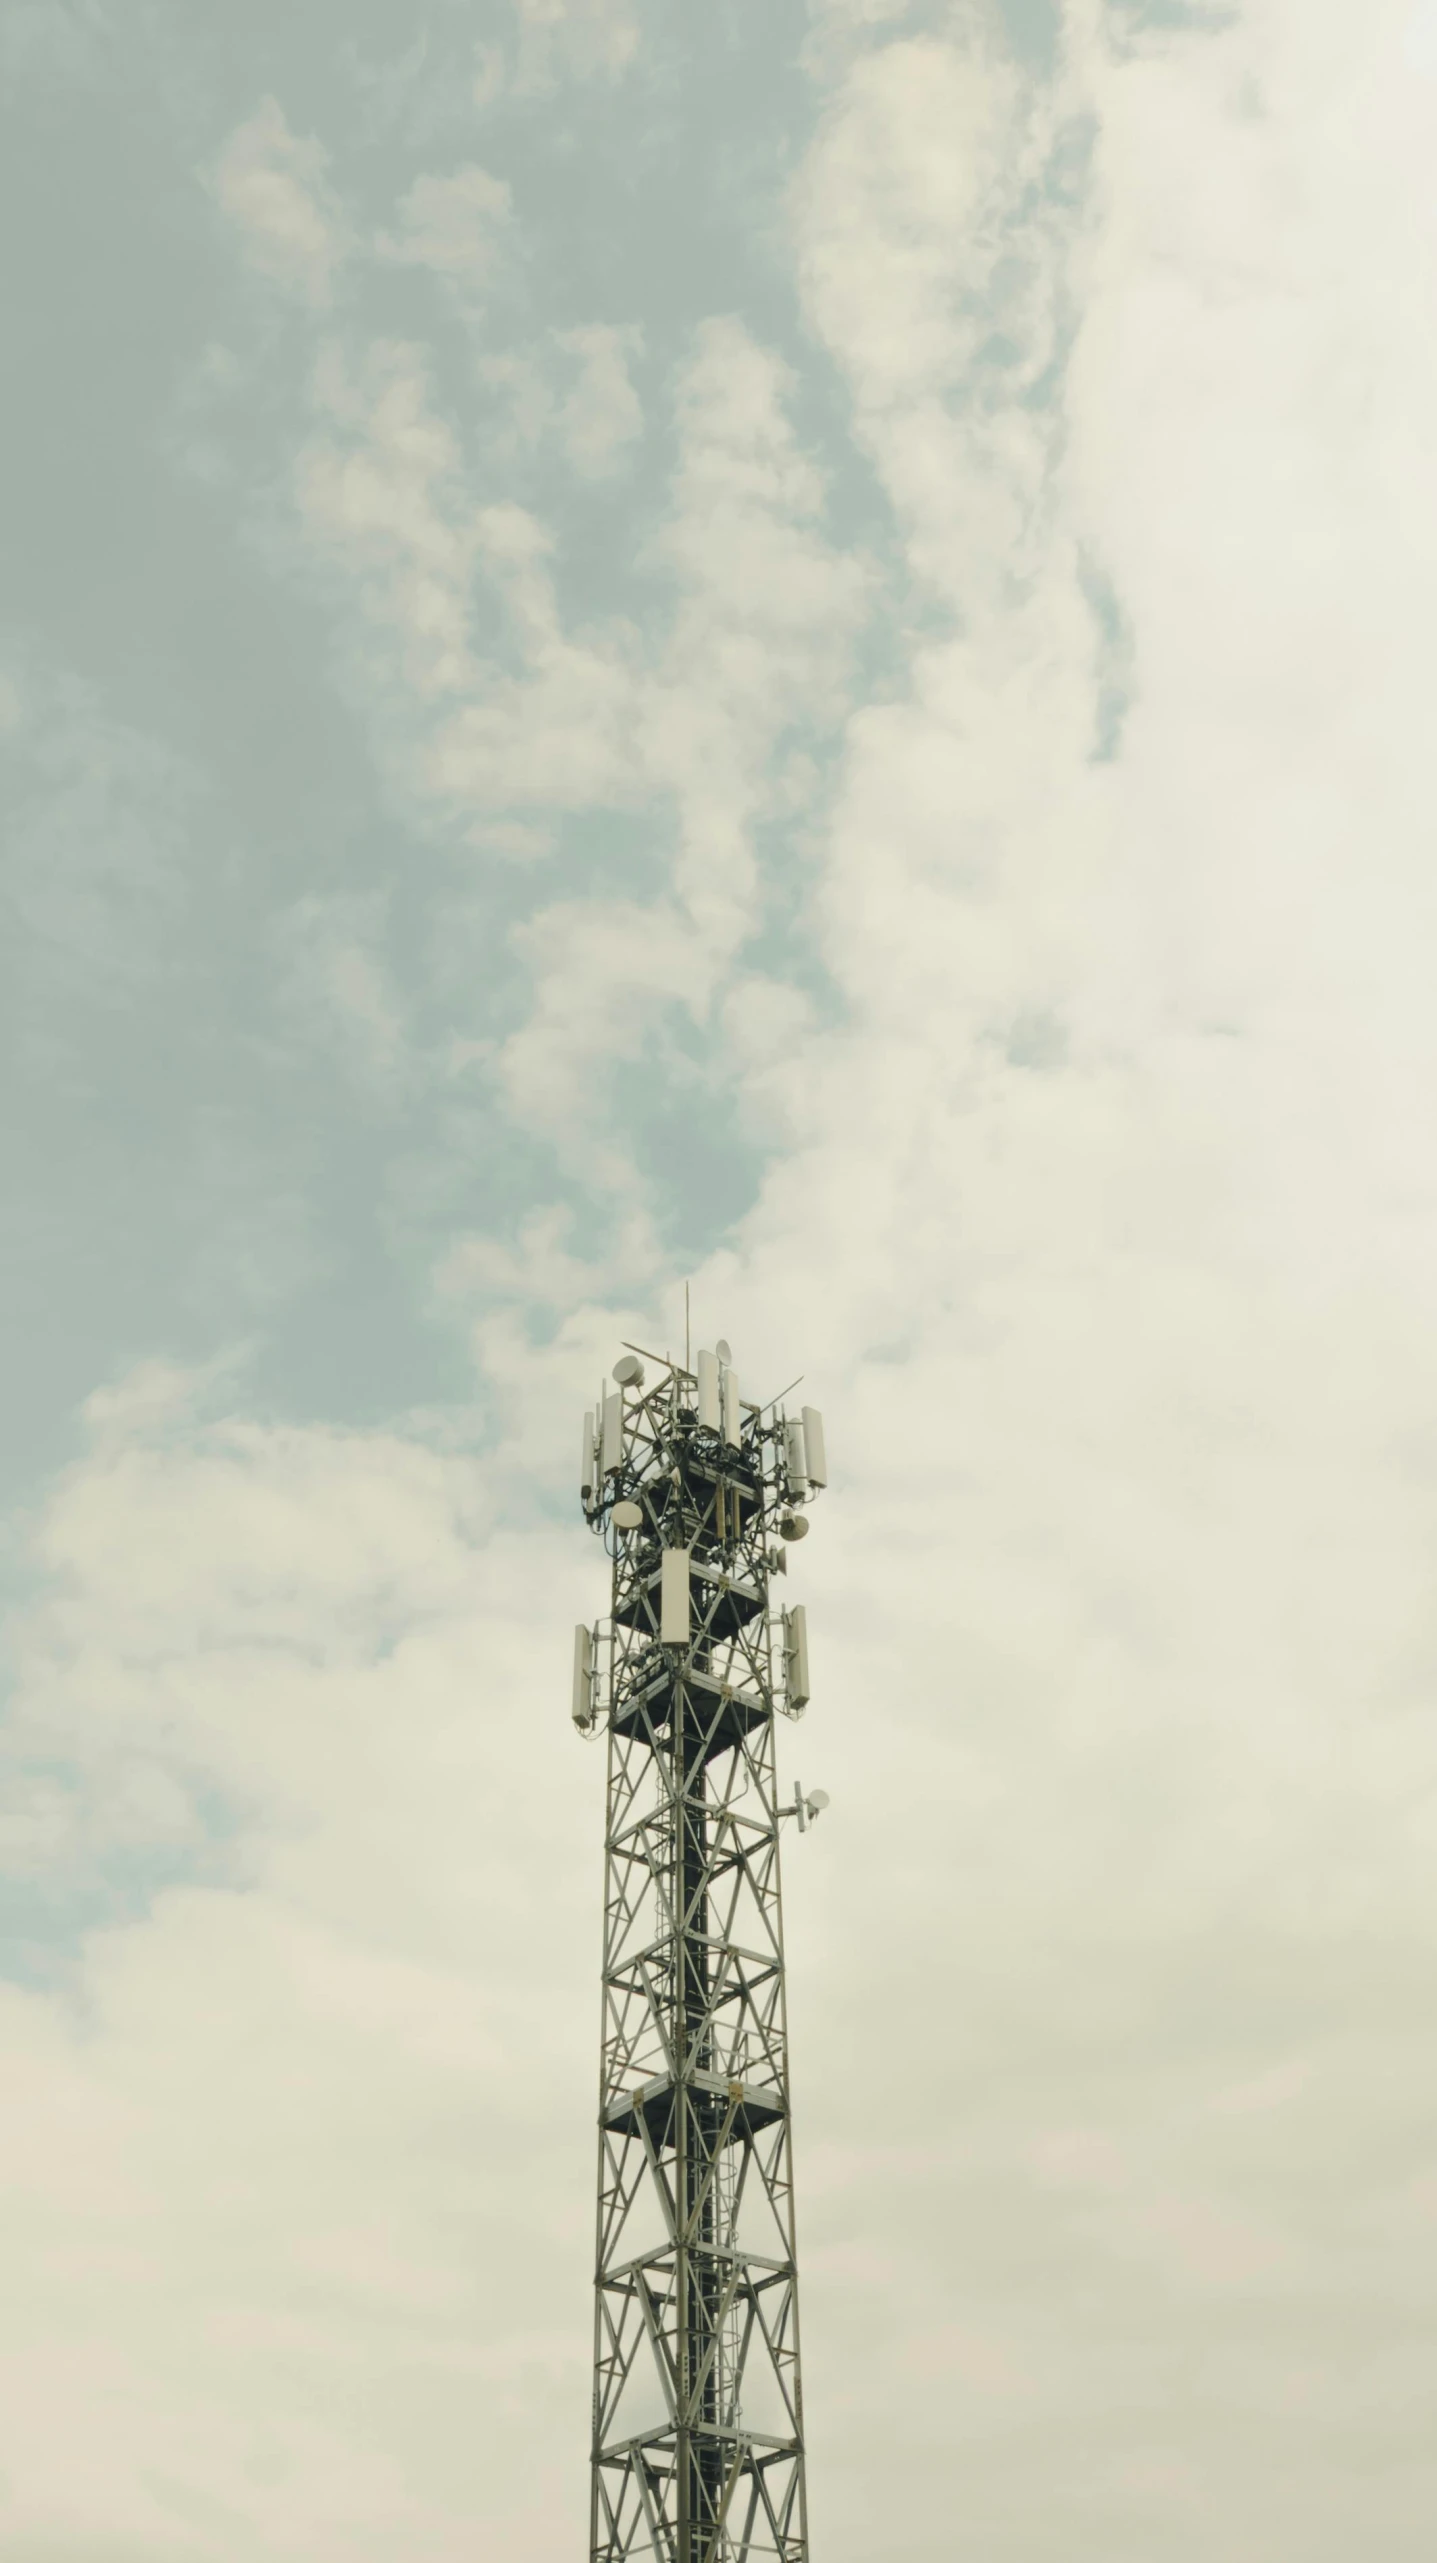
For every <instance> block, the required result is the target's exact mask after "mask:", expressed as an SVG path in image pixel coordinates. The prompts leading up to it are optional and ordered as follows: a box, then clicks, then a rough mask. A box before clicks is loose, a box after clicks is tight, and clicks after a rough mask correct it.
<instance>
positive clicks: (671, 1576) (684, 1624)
mask: <svg viewBox="0 0 1437 2563" xmlns="http://www.w3.org/2000/svg"><path fill="white" fill-rule="evenodd" d="M659 1637H660V1640H661V1642H662V1644H663V1645H665V1646H687V1645H688V1642H689V1553H688V1550H687V1549H686V1548H666V1549H665V1551H664V1555H663V1565H662V1567H661V1569H660V1577H659Z"/></svg>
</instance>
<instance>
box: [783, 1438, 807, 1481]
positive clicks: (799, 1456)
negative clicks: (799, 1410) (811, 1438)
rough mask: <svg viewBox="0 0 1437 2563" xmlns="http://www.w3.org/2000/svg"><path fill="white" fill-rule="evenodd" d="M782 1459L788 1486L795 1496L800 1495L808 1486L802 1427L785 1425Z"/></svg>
mask: <svg viewBox="0 0 1437 2563" xmlns="http://www.w3.org/2000/svg"><path fill="white" fill-rule="evenodd" d="M783 1457H784V1465H785V1467H786V1468H787V1470H788V1482H789V1485H790V1486H791V1487H792V1488H793V1490H794V1492H795V1494H797V1495H801V1494H802V1493H803V1490H804V1488H805V1486H806V1485H807V1484H808V1455H807V1453H806V1451H805V1450H804V1447H803V1426H802V1425H801V1424H785V1426H784V1428H783Z"/></svg>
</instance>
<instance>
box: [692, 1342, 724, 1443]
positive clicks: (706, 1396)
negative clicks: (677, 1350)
mask: <svg viewBox="0 0 1437 2563" xmlns="http://www.w3.org/2000/svg"><path fill="white" fill-rule="evenodd" d="M695 1368H696V1369H697V1371H698V1383H699V1422H700V1423H701V1424H702V1425H703V1427H704V1429H705V1431H706V1432H710V1433H716V1432H717V1431H718V1429H719V1366H718V1355H717V1353H700V1355H699V1357H698V1361H697V1363H696V1364H695Z"/></svg>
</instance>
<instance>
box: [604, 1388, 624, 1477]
mask: <svg viewBox="0 0 1437 2563" xmlns="http://www.w3.org/2000/svg"><path fill="white" fill-rule="evenodd" d="M623 1456H624V1401H623V1399H622V1397H620V1396H619V1394H618V1392H617V1390H616V1391H615V1393H614V1395H613V1396H612V1397H606V1398H605V1400H604V1446H603V1449H602V1451H601V1452H600V1454H599V1461H600V1471H601V1474H602V1475H603V1476H605V1477H607V1476H608V1474H609V1471H610V1469H611V1468H618V1467H619V1466H620V1465H621V1464H622V1461H623Z"/></svg>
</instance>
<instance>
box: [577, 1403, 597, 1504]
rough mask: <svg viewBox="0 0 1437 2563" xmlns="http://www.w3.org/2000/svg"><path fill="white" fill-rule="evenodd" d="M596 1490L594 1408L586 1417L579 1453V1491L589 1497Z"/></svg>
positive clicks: (590, 1409)
mask: <svg viewBox="0 0 1437 2563" xmlns="http://www.w3.org/2000/svg"><path fill="white" fill-rule="evenodd" d="M593 1491H594V1410H593V1408H592V1406H591V1407H590V1408H589V1411H588V1413H587V1414H586V1416H585V1417H584V1440H583V1447H582V1449H581V1451H580V1454H579V1493H580V1494H581V1495H582V1496H584V1497H585V1499H586V1500H587V1498H588V1497H589V1496H590V1495H592V1494H593Z"/></svg>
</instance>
